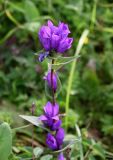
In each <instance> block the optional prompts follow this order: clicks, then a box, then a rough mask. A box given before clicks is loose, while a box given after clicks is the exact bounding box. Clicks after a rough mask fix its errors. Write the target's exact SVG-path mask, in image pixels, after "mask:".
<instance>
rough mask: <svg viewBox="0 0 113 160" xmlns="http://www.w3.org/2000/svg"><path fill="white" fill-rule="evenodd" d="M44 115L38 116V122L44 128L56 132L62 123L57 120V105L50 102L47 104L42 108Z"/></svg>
mask: <svg viewBox="0 0 113 160" xmlns="http://www.w3.org/2000/svg"><path fill="white" fill-rule="evenodd" d="M44 113H45V114H44V115H42V116H40V118H39V119H40V120H41V121H42V122H43V123H44V125H45V126H47V127H49V128H50V129H51V130H53V131H54V130H56V129H58V128H59V127H60V126H61V123H62V121H61V120H59V115H58V113H59V105H58V104H57V103H55V105H53V104H52V103H51V102H47V104H46V105H45V106H44Z"/></svg>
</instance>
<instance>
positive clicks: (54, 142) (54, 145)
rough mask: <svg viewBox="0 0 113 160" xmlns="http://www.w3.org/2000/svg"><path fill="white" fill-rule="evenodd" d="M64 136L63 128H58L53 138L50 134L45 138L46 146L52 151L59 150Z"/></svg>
mask: <svg viewBox="0 0 113 160" xmlns="http://www.w3.org/2000/svg"><path fill="white" fill-rule="evenodd" d="M64 135H65V133H64V129H63V128H59V129H58V131H57V132H56V135H55V136H53V135H52V134H51V133H48V135H47V138H46V144H47V146H48V147H49V148H50V149H52V150H59V149H61V147H62V144H63V140H64ZM60 157H61V155H60Z"/></svg>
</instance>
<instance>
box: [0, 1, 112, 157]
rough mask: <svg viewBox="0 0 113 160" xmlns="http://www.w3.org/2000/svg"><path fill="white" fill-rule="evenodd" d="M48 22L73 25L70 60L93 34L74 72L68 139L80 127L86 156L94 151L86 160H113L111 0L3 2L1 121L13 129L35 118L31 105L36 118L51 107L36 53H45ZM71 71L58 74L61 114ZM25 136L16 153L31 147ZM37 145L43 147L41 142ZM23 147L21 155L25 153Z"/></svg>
mask: <svg viewBox="0 0 113 160" xmlns="http://www.w3.org/2000/svg"><path fill="white" fill-rule="evenodd" d="M48 19H50V20H52V21H53V22H54V24H56V25H57V24H58V22H59V21H63V22H65V23H67V24H68V25H69V28H70V30H71V35H70V36H72V37H74V42H73V45H72V48H71V50H70V51H68V52H67V53H66V54H65V56H73V55H74V52H75V49H76V47H77V44H78V41H79V38H80V35H81V34H82V32H83V31H84V30H85V29H88V30H89V35H88V37H87V38H86V39H85V41H84V47H83V48H82V50H81V53H80V55H81V56H80V58H79V60H78V62H77V66H76V69H75V72H74V78H73V84H72V88H71V94H70V105H69V113H68V115H69V116H68V133H70V134H73V135H75V124H76V123H77V124H78V125H79V127H80V129H81V132H82V135H83V146H84V152H85V153H84V154H86V153H87V151H88V150H91V151H90V153H88V156H87V155H86V159H89V160H101V159H109V157H110V158H111V159H113V143H112V142H113V1H112V0H92V1H91V0H20V1H18V0H0V120H1V121H6V122H8V123H9V124H10V125H11V127H12V128H13V127H15V126H21V125H22V124H23V122H22V120H21V119H20V118H19V116H18V115H19V114H27V115H30V114H31V113H30V109H31V105H32V102H35V103H36V106H37V108H36V113H35V114H36V115H37V116H38V115H40V114H41V113H42V107H43V105H44V104H45V103H46V102H47V98H46V96H45V88H44V81H43V75H44V73H45V71H47V62H46V61H44V62H43V63H39V62H38V61H37V59H36V57H35V56H34V53H36V52H38V51H39V50H41V49H42V47H41V45H40V42H39V39H38V34H37V33H38V29H39V28H40V26H41V25H42V24H45V23H46V22H47V20H48ZM70 68H71V64H68V65H66V66H64V67H63V68H62V69H60V71H59V78H60V80H61V83H62V91H61V93H60V95H59V96H58V98H57V101H58V103H59V104H60V108H61V112H62V113H64V112H65V104H66V103H65V100H66V98H65V97H66V94H67V84H68V77H69V73H70ZM64 73H65V74H64ZM64 127H65V125H64ZM22 132H23V131H21V132H19V134H18V133H17V136H15V141H14V142H13V143H14V144H13V145H14V146H16V147H17V148H18V147H19V145H18V144H20V146H23V147H24V145H26V146H27V144H26V141H27V140H26V139H27V138H26V139H24V140H23V139H22V137H21V135H22V134H23V133H22ZM29 132H30V131H29V130H28V131H27V133H26V134H25V133H24V134H25V135H24V136H25V137H27V136H28V134H29ZM39 133H40V134H42V131H40V130H39ZM21 139H22V141H21ZM38 140H39V142H41V143H42V138H41V139H40V138H39V139H38ZM92 140H94V141H95V144H96V147H94V146H93V145H92ZM18 141H19V142H18ZM23 141H25V143H23ZM22 144H24V145H22ZM91 146H92V148H91ZM23 147H21V148H19V151H22V152H25V150H24V149H23ZM14 153H15V151H14ZM19 153H20V152H19ZM25 153H26V152H25ZM15 154H16V153H15ZM26 155H27V153H26ZM107 157H108V158H107Z"/></svg>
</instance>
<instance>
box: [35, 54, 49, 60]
mask: <svg viewBox="0 0 113 160" xmlns="http://www.w3.org/2000/svg"><path fill="white" fill-rule="evenodd" d="M48 55H49V52H44V53H40V54H39V57H38V60H39V62H43V60H44V59H45V58H46V57H48Z"/></svg>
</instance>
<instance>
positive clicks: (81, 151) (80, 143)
mask: <svg viewBox="0 0 113 160" xmlns="http://www.w3.org/2000/svg"><path fill="white" fill-rule="evenodd" d="M75 127H76V131H77V135H78V137H79V138H80V142H79V149H80V160H84V154H83V147H82V136H81V132H80V129H79V127H78V125H76V126H75Z"/></svg>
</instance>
